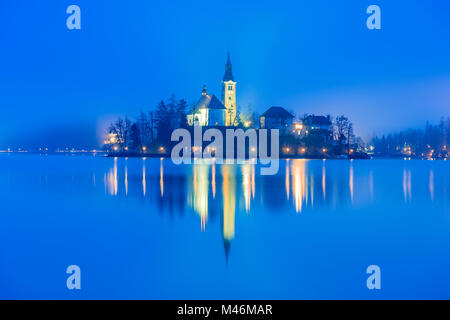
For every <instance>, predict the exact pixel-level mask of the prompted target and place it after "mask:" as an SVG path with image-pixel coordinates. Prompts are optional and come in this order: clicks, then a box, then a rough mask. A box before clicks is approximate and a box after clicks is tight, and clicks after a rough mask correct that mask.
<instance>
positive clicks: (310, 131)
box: [303, 115, 333, 142]
mask: <svg viewBox="0 0 450 320" xmlns="http://www.w3.org/2000/svg"><path fill="white" fill-rule="evenodd" d="M332 127H333V123H332V122H331V117H330V116H315V115H309V116H306V117H305V118H304V119H303V130H305V134H306V135H313V136H320V137H322V138H323V139H324V140H325V141H326V142H329V141H331V140H332V139H333V128H332Z"/></svg>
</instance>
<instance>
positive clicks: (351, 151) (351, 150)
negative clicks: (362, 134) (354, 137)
mask: <svg viewBox="0 0 450 320" xmlns="http://www.w3.org/2000/svg"><path fill="white" fill-rule="evenodd" d="M324 150H325V149H324ZM325 151H326V150H325ZM325 151H324V152H325ZM353 152H355V150H353V149H350V153H353Z"/></svg>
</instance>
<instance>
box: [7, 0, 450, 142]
mask: <svg viewBox="0 0 450 320" xmlns="http://www.w3.org/2000/svg"><path fill="white" fill-rule="evenodd" d="M70 4H77V5H79V6H80V7H81V11H82V12H81V15H82V29H81V30H77V31H70V30H68V29H67V28H66V18H67V14H66V8H67V7H68V6H69V5H70ZM371 4H377V5H379V6H380V7H381V10H382V30H379V31H370V30H368V29H367V28H366V18H367V14H366V12H365V11H366V8H367V7H368V6H369V5H371ZM449 14H450V3H449V2H448V1H444V0H436V1H432V2H430V1H425V0H420V1H419V0H416V1H404V0H397V1H380V0H370V1H365V0H347V1H329V0H326V1H325V0H324V1H284V0H278V1H264V0H258V1H235V0H228V1H216V0H210V1H178V0H176V1H170V2H162V1H158V2H157V1H147V0H145V1H144V0H141V1H138V0H136V1H127V2H126V1H121V2H112V1H103V0H95V1H92V0H89V1H87V0H71V1H62V0H58V1H46V2H44V1H37V0H26V1H25V0H15V1H1V2H0V41H1V50H0V60H1V61H2V63H1V71H0V147H7V146H9V145H18V144H20V145H24V146H27V145H30V144H42V145H45V144H46V145H50V146H66V145H67V146H71V145H73V146H95V145H96V144H97V143H98V141H99V136H100V133H101V132H102V131H103V129H104V126H105V124H106V123H107V122H108V121H110V120H111V119H112V118H113V117H115V116H117V115H125V114H128V115H129V116H130V117H134V116H135V115H136V114H137V113H138V112H139V111H140V110H149V109H150V108H152V107H154V106H155V105H156V104H157V103H158V101H159V100H161V99H162V98H167V97H169V96H170V94H172V93H175V94H176V95H177V96H178V97H180V98H185V99H186V100H187V101H188V102H193V101H195V100H196V99H198V97H199V95H200V92H201V89H202V86H203V84H206V85H207V86H208V88H209V92H212V93H215V94H216V95H217V96H220V80H221V78H222V76H223V73H224V64H225V62H226V53H227V51H228V50H230V51H231V58H232V62H233V72H234V76H235V79H236V80H237V81H238V105H240V106H242V107H243V108H245V107H247V105H248V104H249V103H251V104H252V107H253V109H254V110H256V111H259V112H263V111H264V110H266V109H267V108H268V107H270V106H272V105H281V106H284V107H286V108H287V109H288V110H292V111H294V112H295V113H296V114H297V115H299V116H300V115H303V114H304V113H318V114H328V113H330V114H332V115H338V114H346V115H348V116H349V117H350V118H351V119H352V120H353V121H354V123H355V128H356V130H357V133H358V134H359V135H361V136H363V137H367V136H369V135H371V134H373V133H385V132H389V131H390V130H396V129H402V128H406V127H417V126H421V125H423V124H424V122H425V121H426V120H430V121H433V122H437V121H438V120H439V118H440V117H441V116H449V115H450V112H449V110H450V93H449V92H450V59H449V58H450V41H449V39H448V37H449V34H450V20H449V19H448V16H449Z"/></svg>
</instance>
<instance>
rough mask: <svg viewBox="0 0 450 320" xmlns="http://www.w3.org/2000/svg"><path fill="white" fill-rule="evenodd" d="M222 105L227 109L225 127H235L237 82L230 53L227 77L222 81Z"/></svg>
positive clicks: (226, 67) (226, 69)
mask: <svg viewBox="0 0 450 320" xmlns="http://www.w3.org/2000/svg"><path fill="white" fill-rule="evenodd" d="M222 103H223V105H224V106H225V108H227V110H226V114H225V125H226V126H233V125H234V123H235V120H236V119H235V118H236V82H235V81H234V77H233V72H232V65H231V59H230V52H228V60H227V63H226V65H225V75H224V76H223V80H222Z"/></svg>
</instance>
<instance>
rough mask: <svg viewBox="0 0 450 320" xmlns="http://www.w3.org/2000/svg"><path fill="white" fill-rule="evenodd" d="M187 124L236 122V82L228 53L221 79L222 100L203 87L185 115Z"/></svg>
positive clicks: (205, 124)
mask: <svg viewBox="0 0 450 320" xmlns="http://www.w3.org/2000/svg"><path fill="white" fill-rule="evenodd" d="M187 122H188V125H190V126H194V125H198V126H217V127H222V126H227V127H229V126H234V125H235V122H236V82H235V81H234V77H233V72H232V65H231V59H230V54H229V53H228V60H227V63H226V64H225V75H224V76H223V79H222V100H221V101H220V100H219V99H218V98H217V97H216V96H215V95H213V94H208V91H207V89H206V86H204V87H203V91H202V96H201V97H200V99H199V101H198V102H197V103H196V104H195V106H194V107H193V108H192V110H191V112H190V113H189V114H188V115H187Z"/></svg>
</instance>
